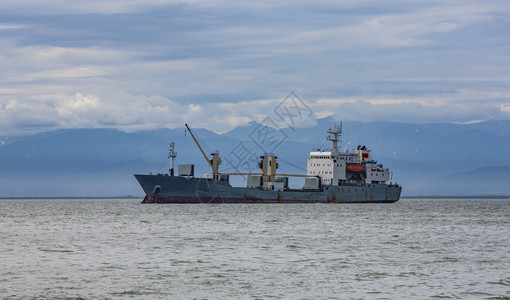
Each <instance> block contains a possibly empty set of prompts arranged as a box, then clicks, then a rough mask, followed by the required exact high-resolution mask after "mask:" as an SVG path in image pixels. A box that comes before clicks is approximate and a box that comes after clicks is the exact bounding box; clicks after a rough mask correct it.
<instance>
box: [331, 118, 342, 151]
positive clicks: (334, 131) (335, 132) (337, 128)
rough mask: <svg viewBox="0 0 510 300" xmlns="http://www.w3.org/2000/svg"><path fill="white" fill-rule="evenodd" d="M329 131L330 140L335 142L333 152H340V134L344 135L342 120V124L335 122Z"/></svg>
mask: <svg viewBox="0 0 510 300" xmlns="http://www.w3.org/2000/svg"><path fill="white" fill-rule="evenodd" d="M328 133H329V135H328V140H329V141H332V142H333V151H332V153H338V141H339V136H340V135H342V122H340V124H335V125H333V126H332V127H329V129H328Z"/></svg>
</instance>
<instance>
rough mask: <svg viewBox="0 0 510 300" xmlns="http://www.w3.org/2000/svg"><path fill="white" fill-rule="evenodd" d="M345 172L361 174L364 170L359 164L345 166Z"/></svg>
mask: <svg viewBox="0 0 510 300" xmlns="http://www.w3.org/2000/svg"><path fill="white" fill-rule="evenodd" d="M345 170H346V171H347V172H353V173H361V172H363V170H364V168H363V166H362V165H361V164H351V165H347V167H346V168H345Z"/></svg>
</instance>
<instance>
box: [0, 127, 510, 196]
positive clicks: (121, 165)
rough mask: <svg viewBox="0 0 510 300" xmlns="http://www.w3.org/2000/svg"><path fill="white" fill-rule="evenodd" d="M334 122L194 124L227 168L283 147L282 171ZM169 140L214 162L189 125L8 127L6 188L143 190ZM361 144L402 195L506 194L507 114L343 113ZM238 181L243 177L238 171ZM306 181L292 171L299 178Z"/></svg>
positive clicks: (189, 158)
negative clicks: (221, 130) (13, 132)
mask: <svg viewBox="0 0 510 300" xmlns="http://www.w3.org/2000/svg"><path fill="white" fill-rule="evenodd" d="M333 123H334V121H333V120H332V119H331V118H324V119H319V120H317V125H316V126H314V127H312V128H293V129H288V128H287V129H283V132H284V134H283V135H280V136H279V137H280V138H281V139H280V140H278V141H277V142H275V141H272V142H273V143H272V144H270V142H271V141H270V140H263V138H264V136H261V135H260V133H257V129H260V127H259V124H258V123H256V122H252V123H250V124H248V125H247V126H241V127H237V128H235V129H233V130H232V131H230V132H227V133H225V134H221V135H220V134H216V133H214V132H211V131H208V130H206V129H196V130H195V132H196V133H197V136H198V137H199V139H200V141H201V143H202V145H203V147H204V148H205V151H207V152H208V153H212V152H213V151H216V150H219V151H220V154H221V156H222V158H223V164H222V165H221V168H222V170H224V171H230V172H235V171H254V170H255V169H256V161H255V160H256V159H257V157H258V156H259V155H261V154H262V152H263V151H262V149H270V150H271V151H273V152H274V153H275V154H276V155H277V156H278V159H279V161H280V171H281V172H290V173H304V172H305V170H306V156H307V155H308V153H309V152H310V150H312V149H317V148H323V149H327V148H329V147H330V142H328V141H327V140H326V136H327V133H326V129H327V128H328V127H329V126H330V125H332V124H333ZM171 141H175V142H176V150H177V152H178V158H177V162H178V163H195V165H196V174H197V175H201V174H202V173H205V172H208V171H209V167H208V166H207V164H206V162H205V160H204V159H203V157H202V155H201V154H200V152H199V150H198V149H197V147H196V146H195V144H194V142H193V140H192V139H191V137H190V136H189V134H185V131H184V127H183V128H178V129H158V130H150V131H141V132H135V133H125V132H121V131H117V130H111V129H76V130H58V131H53V132H47V133H43V134H37V135H33V136H25V137H2V138H0V197H14V196H16V197H23V196H27V197H30V196H33V197H35V196H39V197H40V196H127V195H135V196H142V191H141V189H140V188H139V186H138V185H137V183H136V181H135V179H134V178H133V176H132V174H133V173H148V172H166V171H167V170H168V168H169V162H168V158H167V156H168V147H169V143H170V142H171ZM280 142H281V143H280ZM264 143H265V144H264ZM261 144H264V145H262V147H261ZM358 144H361V145H366V146H367V147H368V148H370V149H372V150H373V157H374V158H375V159H377V160H378V161H379V162H381V163H383V164H384V165H385V166H386V167H389V168H390V169H391V170H392V171H393V181H397V182H399V183H401V184H402V185H403V186H404V192H403V193H404V194H405V195H440V194H444V195H481V194H484V195H485V194H495V195H501V194H510V184H509V183H510V167H509V166H510V158H509V157H508V155H507V153H508V150H509V149H510V122H508V121H488V122H483V123H477V124H469V125H461V124H420V125H417V124H404V123H390V122H375V123H360V122H347V123H344V134H343V139H342V147H345V149H347V150H350V151H352V149H354V148H355V147H356V145H358ZM267 145H270V146H267ZM275 145H276V146H275ZM273 148H274V149H273ZM240 150H244V152H240ZM247 153H248V154H249V155H250V157H252V158H253V157H255V160H254V159H251V160H247V161H246V163H244V164H240V163H239V157H240V155H241V154H243V155H245V156H247ZM233 183H234V184H244V182H243V181H242V179H239V178H237V179H234V180H233ZM300 184H301V182H300V181H299V180H295V181H294V185H296V187H299V185H300Z"/></svg>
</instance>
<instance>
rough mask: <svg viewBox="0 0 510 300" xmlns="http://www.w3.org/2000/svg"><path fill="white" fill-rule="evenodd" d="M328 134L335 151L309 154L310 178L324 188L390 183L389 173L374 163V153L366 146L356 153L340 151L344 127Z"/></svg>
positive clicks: (330, 129) (339, 127)
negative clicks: (318, 181)
mask: <svg viewBox="0 0 510 300" xmlns="http://www.w3.org/2000/svg"><path fill="white" fill-rule="evenodd" d="M328 133H329V134H330V135H329V136H328V140H330V141H332V142H333V150H332V151H312V152H310V156H309V157H308V161H307V167H306V171H307V172H306V173H307V175H308V176H317V177H318V178H320V184H321V186H331V185H333V186H337V185H342V184H371V183H374V184H376V183H386V181H388V180H389V179H390V175H389V171H388V169H384V168H383V166H382V165H381V164H378V163H377V162H376V161H374V160H372V156H371V153H370V152H371V150H368V149H367V148H366V147H365V146H358V147H357V149H356V150H355V152H354V153H343V152H339V151H338V144H337V143H338V141H339V136H340V135H341V134H342V124H340V126H335V127H332V128H329V130H328Z"/></svg>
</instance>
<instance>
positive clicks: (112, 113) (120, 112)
mask: <svg viewBox="0 0 510 300" xmlns="http://www.w3.org/2000/svg"><path fill="white" fill-rule="evenodd" d="M302 100H303V101H304V105H306V106H308V107H309V108H310V110H311V114H310V115H308V113H303V114H302V115H299V116H298V114H297V113H296V112H295V111H294V116H295V117H294V120H295V121H297V123H296V124H295V125H296V126H299V127H307V126H312V125H314V124H315V121H314V119H315V118H317V117H325V116H334V118H335V119H337V120H339V121H366V122H368V121H392V122H408V123H434V122H446V123H451V122H453V123H469V122H474V121H480V120H489V119H498V118H499V119H502V118H508V117H509V115H510V114H509V112H510V108H509V107H510V105H509V104H508V102H507V104H500V102H499V101H498V100H497V99H492V100H489V101H479V102H473V103H471V104H470V105H464V104H463V103H457V104H455V103H453V104H450V103H448V102H445V103H443V104H438V103H435V104H430V103H427V101H422V100H423V99H414V100H412V99H408V100H405V101H400V102H389V101H386V100H385V99H380V101H379V100H378V99H373V100H372V101H366V100H359V99H347V98H346V99H319V100H316V101H312V100H306V99H302ZM285 101H287V98H286V97H282V98H281V99H266V100H257V101H242V102H221V103H204V104H180V103H178V102H175V101H172V100H171V99H168V98H165V97H161V96H151V97H147V96H134V95H129V94H122V95H110V96H109V97H107V98H103V97H99V96H97V95H91V94H89V95H85V94H80V93H77V94H73V95H67V94H51V95H50V94H48V95H39V96H33V97H30V98H25V99H3V100H0V127H1V128H2V131H1V132H0V134H2V135H12V134H31V133H36V132H43V131H47V130H53V129H58V128H116V129H120V130H124V131H138V130H146V129H155V128H162V127H168V128H176V127H181V126H182V125H183V124H185V123H189V124H193V126H194V127H197V128H199V127H205V128H208V129H211V130H213V131H216V132H218V133H221V132H226V131H228V130H231V129H233V128H235V127H237V126H240V125H245V124H247V123H248V122H250V121H252V120H256V121H258V122H262V121H264V120H265V119H266V118H268V117H269V118H270V119H271V120H272V121H274V122H275V123H276V124H278V126H282V127H285V126H286V125H285V123H284V122H283V121H282V120H281V119H279V116H278V115H277V109H278V107H279V105H280V106H281V103H285ZM420 101H421V102H423V103H425V104H422V103H419V102H420ZM288 104H289V103H288V102H287V104H286V105H288Z"/></svg>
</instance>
